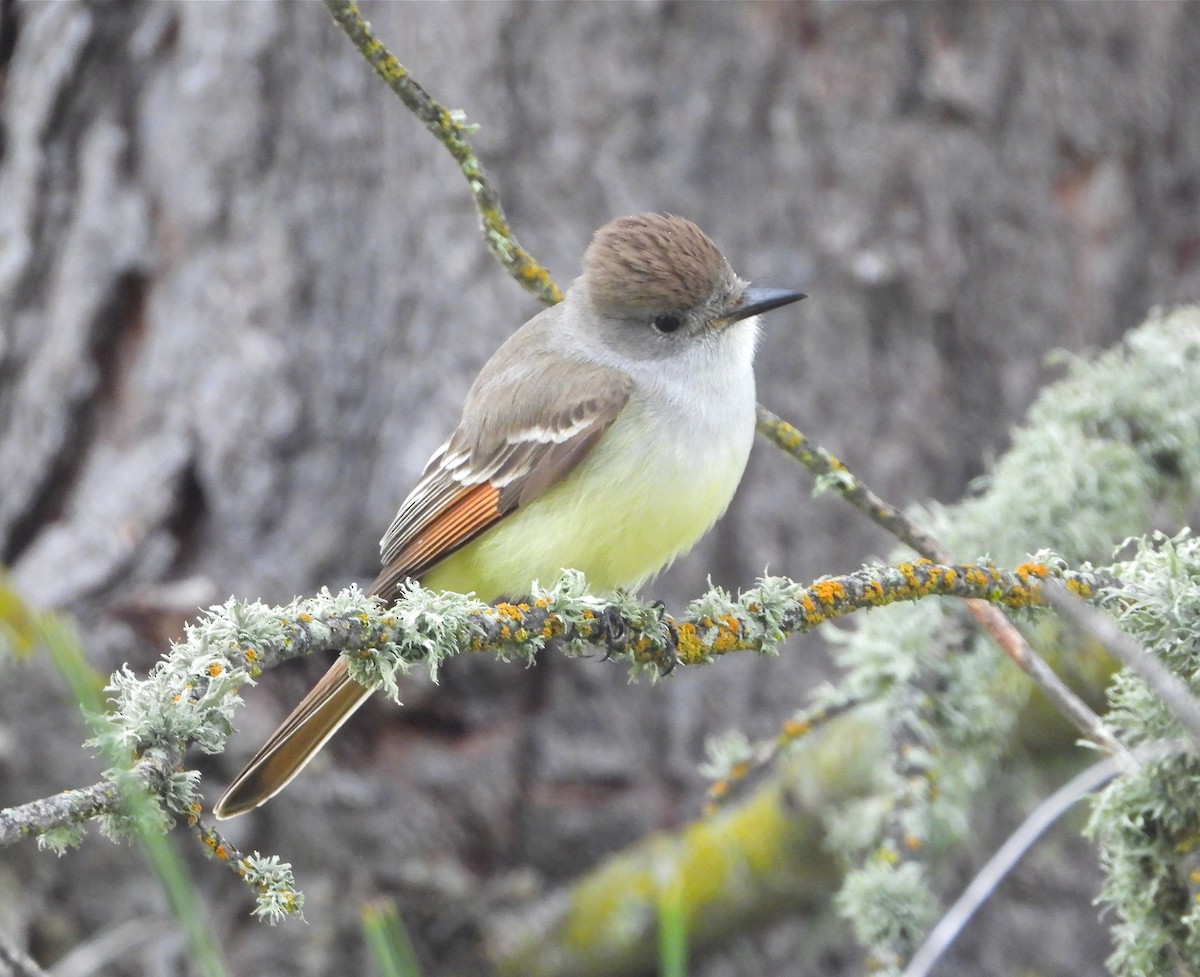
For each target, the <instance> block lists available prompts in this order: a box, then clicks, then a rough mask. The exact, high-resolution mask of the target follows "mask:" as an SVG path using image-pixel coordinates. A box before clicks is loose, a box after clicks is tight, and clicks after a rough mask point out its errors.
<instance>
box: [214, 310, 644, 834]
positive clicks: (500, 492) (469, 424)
mask: <svg viewBox="0 0 1200 977" xmlns="http://www.w3.org/2000/svg"><path fill="white" fill-rule="evenodd" d="M551 311H553V310H551ZM503 351H504V350H503V348H502V349H501V352H503ZM499 356H500V354H497V357H499ZM541 362H542V363H543V364H544V363H545V362H546V360H545V359H543V360H542V361H541ZM504 365H505V364H504V363H503V362H501V363H500V366H501V367H503V366H504ZM554 366H555V367H556V369H555V370H554V372H553V375H541V376H539V375H537V373H535V372H534V371H533V370H531V369H530V367H529V366H528V365H524V364H516V365H515V366H514V367H513V368H512V369H509V370H507V371H505V370H502V369H496V368H493V364H489V368H491V369H490V371H489V368H485V370H484V372H483V373H482V374H480V378H479V380H478V381H476V384H475V387H474V388H473V389H472V392H471V396H470V397H469V398H468V400H467V406H466V408H465V409H464V412H463V414H464V420H463V423H462V424H460V425H459V427H458V429H457V430H456V431H455V432H454V434H453V435H451V436H450V439H449V440H448V441H447V442H446V443H445V444H443V445H442V447H441V448H439V449H438V450H437V451H436V452H435V453H434V455H433V457H432V458H431V459H430V460H429V464H428V465H426V467H425V473H424V474H423V475H422V477H421V480H420V482H418V483H417V486H416V488H414V489H413V491H412V492H411V493H410V494H409V496H408V498H407V499H405V501H404V503H403V504H402V505H401V506H400V511H399V512H398V513H397V514H396V518H395V519H394V520H393V521H392V525H391V526H390V527H389V528H388V531H387V533H386V534H385V535H384V537H383V540H382V542H381V543H380V549H381V551H382V555H383V563H384V569H383V572H382V573H381V574H380V575H379V577H378V578H377V579H376V581H375V583H374V584H373V585H372V587H371V592H372V593H374V594H379V595H380V596H382V597H384V598H385V599H387V600H391V599H393V598H394V597H395V595H396V591H397V589H398V588H399V586H400V585H401V584H403V583H404V581H405V580H407V579H409V578H417V577H419V576H420V575H421V574H422V573H424V572H425V571H427V570H428V569H430V568H431V567H433V566H434V565H435V564H437V563H438V562H439V561H441V560H443V559H445V558H446V557H447V556H449V555H450V554H451V553H453V552H454V551H455V550H457V549H459V548H460V547H461V546H464V545H465V544H466V543H468V542H470V541H471V540H472V539H474V538H475V537H476V536H478V535H479V534H480V533H482V532H483V531H484V530H485V529H487V528H488V527H489V526H492V525H494V524H495V523H496V522H498V521H499V520H500V519H503V518H504V517H505V516H506V515H508V514H509V513H511V512H513V511H514V510H515V509H517V508H518V507H519V506H521V505H525V504H527V503H528V502H530V501H532V500H533V499H535V498H537V496H539V495H541V494H542V493H543V492H545V491H546V490H547V489H548V488H550V487H551V486H553V485H556V484H557V483H558V482H560V481H561V480H562V479H563V478H565V477H566V476H567V475H568V474H569V473H570V472H571V470H572V469H574V467H575V466H576V465H577V464H579V462H580V460H581V459H582V458H583V457H584V456H585V455H586V454H587V452H588V451H589V450H590V449H591V447H592V446H593V445H594V444H595V443H596V441H598V440H599V439H600V437H601V435H603V434H604V432H605V431H606V430H608V428H609V427H610V426H611V425H612V423H613V421H615V420H616V419H617V415H618V414H620V413H621V410H622V409H623V408H624V406H625V404H626V403H627V402H628V400H629V394H630V389H631V387H632V383H631V381H630V380H629V378H628V377H626V376H625V375H624V374H622V373H619V372H617V371H616V370H610V369H608V368H606V367H600V366H596V365H593V364H587V363H578V362H570V361H568V362H565V363H564V362H563V361H562V360H558V361H557V363H555V364H554ZM530 380H533V381H536V382H538V383H540V386H539V387H538V388H537V389H535V390H532V391H530V392H529V393H530V395H529V396H523V397H522V398H521V402H520V403H519V404H518V403H516V402H515V401H514V398H513V397H512V396H511V391H509V390H507V389H505V385H507V384H516V383H518V382H521V381H530ZM496 387H499V388H500V389H490V388H496ZM580 391H587V394H588V395H587V396H586V397H585V396H580ZM556 392H558V395H557V396H556ZM481 401H482V402H483V403H486V404H489V405H496V406H495V407H493V409H491V410H481V409H479V406H480V402H481ZM370 694H371V690H370V689H368V688H366V687H365V686H362V685H359V684H358V683H357V682H355V681H354V680H353V679H351V678H350V675H349V673H348V671H347V669H346V664H345V662H344V661H342V660H341V659H339V660H338V661H337V662H336V663H335V664H334V665H333V667H332V668H330V669H329V671H328V672H326V673H325V676H324V677H323V678H322V679H321V681H320V682H318V683H317V685H316V686H314V687H313V689H312V690H311V691H310V692H309V693H308V695H306V696H305V697H304V698H303V699H302V700H301V701H300V703H299V704H298V705H297V706H296V708H295V709H293V710H292V712H291V713H290V714H289V715H288V717H287V719H285V720H284V721H283V723H282V725H280V727H279V728H278V729H277V730H276V731H275V732H274V733H273V734H272V735H271V738H270V739H269V740H267V742H266V743H265V744H264V745H263V748H262V749H261V750H259V751H258V753H256V754H255V755H254V758H253V759H252V760H251V761H250V762H249V763H248V764H247V765H246V768H245V769H244V770H243V771H242V772H241V773H240V774H238V776H237V777H236V778H235V779H234V781H233V783H232V784H231V785H230V786H229V789H228V790H227V791H226V792H225V794H224V796H223V797H222V798H221V799H220V801H218V802H217V805H216V807H215V808H214V809H213V813H214V814H215V815H216V816H217V817H218V818H229V817H233V816H234V815H237V814H242V813H244V812H245V811H249V810H252V809H253V808H256V807H258V806H259V805H260V804H262V803H264V802H265V801H267V800H269V799H270V798H272V797H274V796H275V795H276V794H277V793H279V791H281V790H283V788H284V787H286V786H287V785H288V784H289V783H291V781H292V779H293V778H294V777H295V776H296V774H298V773H299V772H300V771H301V770H303V769H304V767H305V766H306V765H307V764H308V762H309V761H310V760H311V759H312V758H313V757H314V756H316V754H317V752H318V751H319V750H320V749H321V747H322V746H324V745H325V743H326V742H327V741H328V740H329V738H330V737H331V736H332V735H333V734H334V733H335V732H337V730H338V729H339V727H341V725H342V723H344V722H345V721H346V720H347V719H349V718H350V716H351V715H352V714H353V713H354V711H355V710H356V709H358V707H359V706H360V705H362V703H363V702H364V701H366V699H367V697H368V696H369V695H370Z"/></svg>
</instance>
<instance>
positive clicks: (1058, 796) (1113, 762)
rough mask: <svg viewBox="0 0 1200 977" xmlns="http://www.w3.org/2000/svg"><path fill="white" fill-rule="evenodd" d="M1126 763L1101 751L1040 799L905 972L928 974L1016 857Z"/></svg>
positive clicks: (1174, 748)
mask: <svg viewBox="0 0 1200 977" xmlns="http://www.w3.org/2000/svg"><path fill="white" fill-rule="evenodd" d="M1180 749H1181V745H1180V744H1157V745H1155V746H1153V747H1150V748H1148V749H1139V750H1137V751H1135V753H1134V759H1135V761H1136V762H1139V763H1141V762H1144V761H1147V760H1152V759H1155V758H1156V757H1159V756H1163V755H1165V754H1167V753H1176V752H1179V750H1180ZM1124 769H1126V768H1125V764H1124V763H1123V762H1122V761H1121V760H1120V758H1119V757H1105V758H1104V759H1103V760H1101V761H1100V762H1099V763H1094V764H1092V765H1091V766H1090V767H1088V768H1087V769H1086V770H1083V771H1081V772H1080V773H1079V774H1077V775H1076V776H1075V777H1073V778H1072V779H1071V780H1070V781H1068V782H1067V783H1066V784H1064V785H1063V786H1062V787H1060V788H1059V789H1058V790H1056V791H1055V792H1054V793H1053V794H1051V795H1050V796H1049V797H1047V798H1046V799H1045V800H1044V801H1042V803H1041V804H1039V805H1038V806H1037V807H1036V808H1035V809H1034V810H1033V812H1032V813H1031V814H1030V815H1029V817H1027V818H1026V819H1025V820H1024V821H1023V822H1022V823H1021V826H1020V827H1019V828H1017V830H1016V831H1014V832H1013V833H1012V835H1010V836H1009V838H1008V840H1006V841H1005V842H1004V844H1003V845H1001V846H1000V848H999V850H997V852H996V853H995V854H994V855H993V856H992V857H991V858H989V859H988V860H987V864H985V865H984V866H983V868H981V869H980V870H979V873H978V874H977V875H976V876H975V878H973V879H972V880H971V883H970V885H968V886H967V887H966V889H964V890H963V893H962V895H960V896H959V897H958V899H957V900H955V903H954V905H953V906H951V907H950V909H949V910H947V912H946V914H945V915H944V916H942V918H941V919H940V920H938V923H937V925H936V926H934V927H933V929H931V930H930V931H929V935H928V936H926V937H925V942H924V943H922V944H921V946H920V948H919V949H918V950H917V952H916V953H914V954H913V956H912V959H911V960H910V961H909V963H908V966H907V967H906V968H905V970H904V974H903V977H928V975H929V972H930V971H931V970H932V969H933V968H934V966H935V965H936V964H937V962H938V960H939V959H940V958H941V956H942V954H943V953H945V952H946V950H948V949H949V948H950V946H951V944H953V942H954V941H955V940H956V939H957V938H958V936H959V934H961V933H962V930H963V928H964V927H965V926H966V925H967V923H968V922H969V921H970V919H971V917H972V916H974V915H975V913H976V912H977V911H978V909H979V907H980V906H982V905H983V904H984V903H985V902H987V900H988V899H989V898H990V897H991V895H992V893H993V892H995V891H996V888H997V887H998V886H999V885H1000V883H1001V882H1002V881H1003V880H1004V879H1005V878H1006V877H1007V876H1008V874H1009V873H1010V872H1011V871H1012V870H1013V868H1014V867H1015V866H1016V864H1017V862H1019V861H1020V860H1021V858H1022V856H1024V854H1025V853H1026V852H1027V851H1029V849H1030V848H1032V847H1033V846H1034V844H1035V843H1036V842H1037V840H1038V839H1039V838H1041V836H1042V835H1043V834H1045V832H1046V830H1047V829H1048V828H1049V827H1050V826H1051V825H1052V824H1054V823H1055V822H1056V821H1057V820H1058V819H1059V818H1061V817H1062V816H1063V815H1064V814H1065V813H1066V812H1067V811H1069V810H1070V809H1071V807H1072V806H1074V804H1075V803H1076V802H1077V801H1079V800H1081V799H1082V798H1084V797H1086V796H1087V795H1088V794H1091V793H1093V792H1094V791H1097V790H1099V789H1100V788H1101V787H1103V786H1104V785H1105V784H1107V783H1108V782H1109V781H1110V780H1112V778H1113V777H1115V776H1116V775H1117V774H1119V773H1121V772H1122V770H1124Z"/></svg>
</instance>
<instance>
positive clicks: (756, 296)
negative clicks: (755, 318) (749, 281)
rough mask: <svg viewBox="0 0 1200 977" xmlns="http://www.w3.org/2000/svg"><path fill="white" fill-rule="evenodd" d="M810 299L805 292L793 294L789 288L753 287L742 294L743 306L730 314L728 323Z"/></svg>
mask: <svg viewBox="0 0 1200 977" xmlns="http://www.w3.org/2000/svg"><path fill="white" fill-rule="evenodd" d="M804 298H808V296H807V295H805V294H804V293H803V292H793V291H792V290H791V289H787V288H759V287H757V286H755V285H751V286H750V287H749V288H747V289H746V291H744V292H743V293H742V304H741V305H740V306H738V307H737V308H736V309H734V310H733V312H731V313H730V314H729V318H728V319H727V320H726V321H728V322H737V321H738V320H739V319H748V318H750V316H752V315H758V314H759V313H760V312H770V311H771V310H772V309H778V308H779V307H780V306H784V305H791V304H792V303H793V302H799V301H800V300H801V299H804Z"/></svg>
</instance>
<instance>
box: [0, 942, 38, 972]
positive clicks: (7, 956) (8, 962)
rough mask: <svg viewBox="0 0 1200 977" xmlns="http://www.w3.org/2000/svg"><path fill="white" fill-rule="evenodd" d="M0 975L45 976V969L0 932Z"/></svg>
mask: <svg viewBox="0 0 1200 977" xmlns="http://www.w3.org/2000/svg"><path fill="white" fill-rule="evenodd" d="M0 977H46V971H44V970H42V968H41V967H39V966H38V965H37V964H36V963H34V961H33V959H32V958H31V957H29V956H27V955H26V954H24V953H22V952H21V951H20V950H18V949H17V948H16V947H15V946H13V945H12V944H10V943H9V942H8V940H6V939H5V938H4V936H3V934H0Z"/></svg>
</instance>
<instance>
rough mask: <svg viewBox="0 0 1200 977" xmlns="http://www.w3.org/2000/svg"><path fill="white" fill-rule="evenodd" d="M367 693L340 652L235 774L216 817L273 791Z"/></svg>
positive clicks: (252, 804)
mask: <svg viewBox="0 0 1200 977" xmlns="http://www.w3.org/2000/svg"><path fill="white" fill-rule="evenodd" d="M370 694H371V690H370V689H368V688H367V687H366V686H363V685H359V684H358V683H357V682H355V681H354V680H353V679H352V678H350V675H349V674H348V673H347V671H346V663H345V662H344V661H342V660H341V659H340V658H339V659H338V661H337V662H336V663H335V664H334V665H333V667H332V668H330V669H329V671H328V672H326V673H325V675H324V676H323V677H322V678H321V681H319V682H318V683H317V684H316V685H315V686H313V688H312V691H310V692H309V693H308V695H306V696H305V697H304V698H303V699H301V700H300V704H299V705H297V706H296V708H295V709H293V710H292V711H291V714H290V715H289V716H288V717H287V719H285V720H284V721H283V723H282V725H280V727H279V728H278V729H277V730H275V732H274V733H273V734H272V735H271V738H270V739H269V740H267V742H266V743H264V744H263V748H262V749H261V750H259V751H258V752H257V753H256V754H255V755H254V759H253V760H251V761H250V762H249V763H248V764H246V769H245V770H243V771H242V772H241V773H240V774H238V775H237V777H236V778H235V779H234V781H233V783H232V784H230V785H229V789H228V790H227V791H225V794H224V796H223V797H222V798H221V799H220V800H219V801H217V804H216V807H214V808H213V814H215V815H216V816H217V818H218V819H219V820H224V819H225V818H231V817H234V816H235V815H238V814H245V813H246V812H247V811H252V810H254V808H256V807H258V806H259V805H260V804H263V803H265V802H266V801H268V800H270V799H271V798H272V797H274V796H275V795H276V794H278V793H279V792H280V791H281V790H283V788H285V787H286V786H287V785H288V784H290V783H291V782H292V778H293V777H295V776H296V774H298V773H299V772H300V771H301V770H303V769H304V768H305V766H307V764H308V761H309V760H311V759H312V758H313V757H315V756H316V755H317V752H318V751H319V750H320V749H321V747H323V746H324V745H325V744H326V742H328V740H329V737H331V736H332V735H333V734H334V733H336V732H337V731H338V729H339V727H340V726H341V725H342V723H344V722H345V721H346V720H347V719H349V718H350V717H351V716H352V715H353V714H354V711H355V710H356V709H358V707H359V706H361V705H362V704H363V703H364V702H366V701H367V697H368V696H369V695H370Z"/></svg>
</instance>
